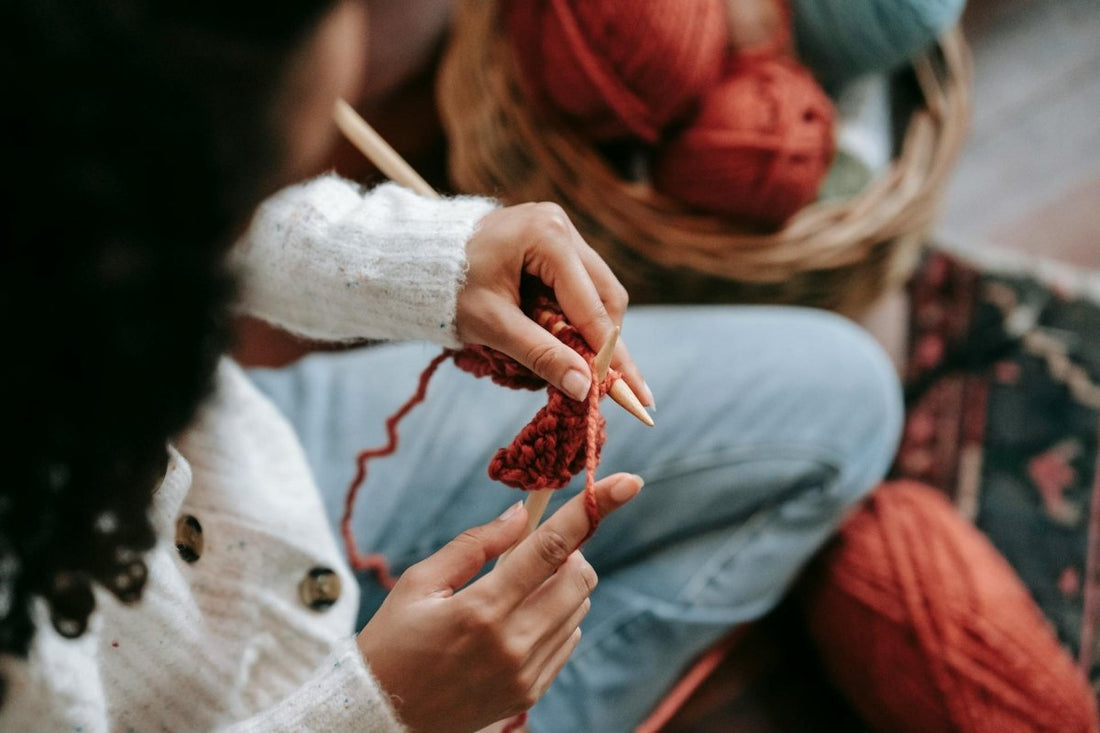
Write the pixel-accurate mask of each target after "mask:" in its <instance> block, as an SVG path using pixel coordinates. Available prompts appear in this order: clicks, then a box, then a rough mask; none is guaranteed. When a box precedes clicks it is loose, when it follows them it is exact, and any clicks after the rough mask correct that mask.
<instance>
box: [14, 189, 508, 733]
mask: <svg viewBox="0 0 1100 733" xmlns="http://www.w3.org/2000/svg"><path fill="white" fill-rule="evenodd" d="M493 207H494V204H493V203H492V202H491V201H488V200H485V199H478V198H467V197H462V198H456V199H447V200H443V201H435V200H431V201H429V200H425V199H421V198H419V197H417V196H415V195H413V194H411V193H409V192H408V191H405V190H404V189H401V188H399V187H397V186H395V185H392V184H387V185H384V186H381V187H379V188H376V189H374V190H373V191H370V192H363V191H362V190H360V189H359V188H358V187H357V186H355V185H354V184H352V183H350V182H347V181H344V180H341V179H339V178H337V177H335V176H326V177H323V178H319V179H316V180H314V181H311V182H309V183H306V184H302V185H300V186H295V187H292V188H289V189H286V190H284V191H283V192H281V193H279V194H277V195H276V196H274V197H273V198H272V199H269V200H268V201H267V202H265V203H264V204H263V205H262V206H261V207H260V209H259V210H258V212H257V214H256V217H255V219H254V220H253V222H252V224H251V226H250V228H249V230H248V231H247V233H246V234H245V236H244V237H243V239H242V241H241V242H240V243H239V244H238V246H237V247H236V248H235V249H234V251H233V253H232V255H231V257H232V263H233V265H234V266H235V267H236V268H237V269H238V270H239V272H240V274H241V276H242V282H243V297H242V302H241V303H240V307H241V309H242V310H243V311H246V312H248V313H250V314H252V315H256V316H259V317H261V318H264V319H265V320H268V321H270V322H272V323H275V324H276V325H279V326H281V327H283V328H285V329H287V330H290V331H292V332H295V333H298V334H300V335H303V336H307V337H311V338H317V339H326V340H357V339H367V338H386V339H396V338H417V339H428V340H431V341H435V342H437V343H440V344H445V345H451V346H454V345H457V343H458V342H457V337H456V334H455V328H454V312H455V301H456V297H457V293H458V291H459V289H460V287H461V285H462V283H463V279H464V277H465V267H466V257H465V244H466V242H467V241H468V240H469V238H470V236H471V234H472V233H473V231H474V228H475V226H476V224H477V222H478V221H479V220H480V219H481V218H482V217H483V216H484V215H485V214H487V213H488V212H489V211H491V210H492V208H493ZM216 384H217V387H216V391H215V393H214V394H213V395H212V396H211V397H210V398H209V399H208V400H207V402H206V403H205V404H204V405H203V407H202V408H201V409H200V411H199V413H198V416H197V418H196V420H195V421H194V423H193V424H192V426H191V427H190V428H189V429H188V430H187V431H186V433H185V434H184V435H182V436H181V437H180V439H179V440H178V441H177V443H176V444H175V445H173V446H170V447H169V453H170V456H171V459H170V462H169V467H168V470H167V472H166V474H165V476H164V478H163V480H162V481H161V483H160V485H159V486H158V487H157V488H156V491H155V494H154V496H153V503H152V507H151V518H152V520H153V522H154V526H155V528H156V530H157V533H158V538H159V539H158V542H157V545H156V547H155V548H154V549H153V550H152V551H151V552H150V553H149V555H148V556H147V557H146V562H147V564H148V568H149V575H148V582H147V585H146V588H145V591H144V593H143V596H142V600H141V601H140V602H139V603H136V604H134V605H132V606H123V605H122V604H120V603H119V602H118V601H117V600H115V599H114V597H113V596H111V595H110V594H109V593H107V592H106V591H103V590H102V589H97V592H96V601H97V610H96V612H95V614H94V615H93V617H92V620H91V624H90V625H89V629H88V631H87V632H85V633H84V634H83V635H82V636H80V637H78V638H76V639H67V638H64V637H62V636H61V635H60V634H58V633H57V631H56V630H55V629H54V628H53V626H52V624H50V622H49V618H48V613H47V612H46V610H45V608H44V604H40V605H39V606H38V607H36V608H35V617H36V623H37V631H36V633H35V637H34V641H33V644H32V647H31V652H30V655H29V657H28V658H27V659H25V660H24V659H18V658H11V657H8V658H3V659H2V660H0V664H2V665H3V671H4V674H5V676H6V678H7V680H8V685H9V687H8V694H7V699H6V701H5V703H4V705H3V707H0V730H13V731H14V730H65V731H82V732H83V733H93V732H95V731H126V730H136V731H145V730H174V731H186V730H214V729H224V730H232V731H292V730H293V731H341V730H349V731H350V730H355V731H394V730H401V729H402V726H401V724H400V722H399V720H398V719H397V717H396V715H395V713H394V710H393V708H392V706H391V705H390V701H389V699H388V696H387V695H386V693H385V691H384V690H383V689H382V688H381V687H380V686H379V685H378V683H377V681H376V680H375V679H374V677H373V676H372V675H371V672H370V668H369V664H368V662H367V661H366V660H364V659H363V658H362V656H361V654H360V653H359V650H358V648H357V646H356V644H355V638H354V634H355V632H356V631H357V629H355V628H354V620H355V614H356V611H357V607H358V600H359V598H358V596H359V594H358V586H357V585H356V582H355V579H354V577H353V576H352V574H351V572H350V570H349V569H348V567H347V563H346V561H345V559H344V557H343V555H342V552H341V551H340V549H339V547H338V543H337V541H336V538H335V537H334V536H333V534H332V532H331V531H330V529H329V523H328V520H327V519H326V517H325V514H324V509H323V507H322V504H321V499H320V496H319V494H318V491H317V488H316V485H315V484H314V481H313V478H312V477H311V475H310V471H309V468H308V466H307V464H306V460H305V456H304V453H303V451H302V449H301V446H300V445H299V443H298V440H297V438H296V436H295V435H294V433H293V430H292V429H291V427H290V425H289V424H288V423H287V422H286V420H284V419H283V417H282V416H281V415H280V414H279V413H278V411H277V410H276V409H275V407H274V406H273V405H272V404H271V403H270V402H268V401H267V399H266V398H265V397H264V396H263V395H261V394H260V393H259V392H258V391H257V390H256V389H255V388H254V387H253V386H252V385H251V383H250V382H249V381H248V380H247V379H246V377H245V376H244V374H243V372H242V371H241V369H240V368H239V367H238V366H237V365H236V364H235V363H233V362H232V361H231V360H229V359H223V360H222V363H221V364H220V365H219V367H218V372H217V376H216ZM164 388H165V389H171V388H172V385H170V384H165V385H164Z"/></svg>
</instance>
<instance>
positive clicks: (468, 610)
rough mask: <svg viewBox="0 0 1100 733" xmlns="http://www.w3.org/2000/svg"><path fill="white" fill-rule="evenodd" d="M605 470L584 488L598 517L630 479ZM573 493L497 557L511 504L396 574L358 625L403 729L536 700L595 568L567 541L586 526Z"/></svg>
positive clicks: (571, 637) (517, 529)
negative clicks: (367, 619) (380, 599)
mask: <svg viewBox="0 0 1100 733" xmlns="http://www.w3.org/2000/svg"><path fill="white" fill-rule="evenodd" d="M641 485H642V483H641V480H640V479H639V478H638V477H636V476H631V475H629V474H615V475H613V476H609V477H607V478H605V479H603V480H601V481H598V482H597V483H596V484H595V486H594V490H593V495H594V497H595V505H596V511H597V519H600V518H603V517H605V516H607V515H608V514H610V513H611V512H612V511H614V510H615V509H618V508H619V507H621V506H622V505H624V504H625V503H626V502H628V501H629V500H630V499H632V498H633V497H634V496H635V495H637V493H638V491H639V490H640V489H641ZM588 512H589V510H588V508H587V507H586V506H585V504H584V497H582V496H577V497H574V498H573V499H572V500H570V501H569V502H567V503H566V504H565V505H563V506H562V508H561V509H559V510H558V511H557V512H556V513H555V514H554V515H553V516H552V517H550V519H548V520H547V521H546V523H545V524H543V525H542V527H540V528H539V529H538V530H536V532H535V533H534V534H532V535H531V536H529V537H528V538H527V539H525V540H524V541H523V542H521V543H520V544H519V545H518V546H517V547H516V549H515V551H514V552H513V553H512V554H511V555H510V556H509V557H508V560H507V561H506V562H501V563H497V565H496V567H494V568H493V569H492V570H491V571H489V572H488V573H487V574H485V575H484V576H482V577H481V578H479V579H478V580H476V581H474V582H472V583H470V581H471V580H472V579H473V578H474V577H475V576H476V575H477V574H478V572H479V571H480V570H481V569H482V567H483V566H485V565H486V564H487V563H489V562H491V561H492V560H494V559H495V558H496V557H498V556H499V555H500V554H501V553H502V552H504V551H505V550H506V549H508V548H509V547H511V546H512V545H513V544H514V543H515V542H516V541H517V540H518V539H519V537H520V534H521V533H522V531H523V529H524V525H525V522H526V512H525V510H524V509H523V507H522V506H519V505H517V506H514V507H513V508H512V509H511V510H509V511H508V512H505V514H504V515H502V516H501V517H500V518H498V519H497V520H496V521H494V522H490V523H489V524H486V525H483V526H480V527H476V528H474V529H470V530H467V531H466V532H464V533H463V534H462V535H460V536H459V537H458V538H456V539H455V540H453V541H452V542H451V543H450V544H448V545H447V546H445V547H444V548H443V549H441V550H440V551H439V552H437V553H435V554H434V555H432V556H430V557H428V558H427V559H426V560H424V561H422V562H420V563H418V564H416V565H414V566H413V567H411V568H409V570H407V571H406V572H405V574H404V575H402V576H401V580H399V581H398V582H397V584H396V586H394V588H393V590H392V591H391V592H390V594H389V596H388V597H387V598H386V600H385V602H384V603H383V604H382V607H381V608H380V609H379V610H378V612H377V613H376V614H375V615H374V616H373V617H372V618H371V620H370V622H369V623H368V624H367V625H366V626H365V627H364V628H363V630H362V631H361V632H360V633H359V637H358V644H359V649H360V651H361V652H362V653H363V657H364V658H365V659H366V660H367V661H368V663H369V664H370V667H371V671H372V672H373V673H374V675H375V677H376V678H377V679H378V681H379V683H380V684H381V686H382V688H383V689H384V690H385V691H386V693H388V694H389V696H390V698H391V699H392V700H393V701H394V704H395V705H396V707H397V712H398V715H399V716H400V717H401V719H402V722H403V723H404V724H405V725H407V726H408V727H409V728H410V729H411V730H417V731H432V730H477V729H480V728H482V727H484V726H486V725H488V724H490V723H493V722H495V721H497V720H502V719H504V718H507V717H509V716H512V715H516V714H518V713H522V712H523V711H525V710H527V709H528V708H530V707H531V706H532V705H534V704H535V702H536V701H538V699H539V698H540V697H542V695H543V693H544V692H545V691H546V690H547V688H549V686H550V683H551V682H552V681H553V680H554V678H555V677H556V676H557V674H558V672H559V671H560V670H561V668H562V666H563V665H564V664H565V662H566V660H567V659H568V658H569V655H570V654H571V653H572V652H573V649H574V648H576V645H577V643H578V641H579V640H580V632H579V630H578V626H579V624H580V622H581V619H583V618H584V616H585V614H586V613H587V611H588V608H589V605H590V602H589V599H588V597H589V594H590V593H591V592H592V589H593V588H594V587H595V585H596V573H595V571H594V570H593V569H592V567H591V566H590V565H589V564H588V563H587V562H586V561H585V559H584V558H583V557H582V555H581V553H580V552H578V551H577V550H576V549H575V548H576V547H577V546H578V545H579V544H580V543H581V542H582V541H583V540H584V538H585V537H586V536H587V535H588V534H589V533H590V532H591V529H592V526H591V522H590V519H589V513H588Z"/></svg>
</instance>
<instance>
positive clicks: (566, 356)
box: [488, 306, 592, 401]
mask: <svg viewBox="0 0 1100 733" xmlns="http://www.w3.org/2000/svg"><path fill="white" fill-rule="evenodd" d="M500 319H501V326H502V327H503V333H504V334H507V336H506V338H503V339H500V343H495V344H488V345H489V346H491V347H493V348H494V349H497V350H498V351H502V352H504V353H505V354H507V355H508V356H510V357H512V358H513V359H515V360H516V361H518V362H519V363H520V364H523V365H524V366H525V367H527V368H528V369H530V370H531V371H533V372H534V373H535V374H537V375H539V376H540V377H542V378H543V379H545V380H546V381H547V382H549V383H550V384H552V385H554V386H555V387H557V388H558V389H560V390H561V391H562V392H565V394H567V395H569V396H570V397H572V398H573V399H575V400H577V401H583V400H584V399H585V398H586V397H588V390H589V387H591V385H592V372H591V370H589V368H588V362H586V361H585V360H584V357H582V356H581V355H580V354H578V353H577V352H576V351H573V349H571V348H569V347H568V346H566V345H565V344H563V343H562V342H561V341H559V340H558V339H557V338H555V337H554V336H553V335H552V334H551V333H550V332H549V331H547V330H546V329H545V328H543V327H542V326H540V325H538V324H537V323H535V322H534V321H532V320H531V319H530V318H528V317H527V316H526V314H524V312H523V311H521V310H520V309H519V308H516V307H514V306H513V307H511V308H508V309H507V310H505V311H503V312H502V313H501V314H500Z"/></svg>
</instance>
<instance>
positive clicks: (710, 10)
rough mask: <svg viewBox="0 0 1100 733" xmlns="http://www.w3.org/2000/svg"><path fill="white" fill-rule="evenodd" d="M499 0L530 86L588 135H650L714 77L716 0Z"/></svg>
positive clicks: (722, 44)
mask: <svg viewBox="0 0 1100 733" xmlns="http://www.w3.org/2000/svg"><path fill="white" fill-rule="evenodd" d="M507 5H508V7H506V18H507V21H508V30H509V34H510V37H511V40H512V42H513V44H514V47H515V49H516V51H517V54H518V55H519V57H520V60H521V67H522V69H523V71H524V72H525V75H526V76H528V77H529V81H530V82H531V84H530V86H533V87H535V88H537V89H539V90H540V91H542V92H543V93H545V95H546V97H547V99H548V100H549V101H550V102H551V104H553V106H554V107H555V108H557V109H558V110H560V111H561V112H562V113H564V114H565V115H566V116H567V117H569V118H571V119H572V120H574V121H575V122H576V123H577V124H578V125H580V126H581V127H582V128H583V129H584V131H585V132H586V133H587V134H589V135H590V136H591V137H593V138H595V139H598V140H607V139H615V138H624V137H635V138H638V139H640V140H643V141H646V142H654V141H656V139H657V138H658V136H659V135H660V132H661V130H662V129H663V128H664V127H666V126H667V125H668V124H670V123H671V122H674V121H676V120H677V119H679V118H681V117H682V116H683V115H685V114H686V113H688V112H689V111H690V109H691V107H692V105H693V104H694V101H695V99H696V98H697V97H698V96H699V94H700V93H701V92H702V91H703V90H704V89H706V88H707V87H708V86H711V85H713V84H714V83H716V82H717V81H718V79H719V78H720V76H721V72H722V64H723V62H724V59H725V52H726V45H727V44H728V42H729V37H728V27H727V24H726V12H725V4H724V2H723V0H647V2H642V3H635V2H622V0H547V1H546V2H535V1H534V0H510V2H508V4H507ZM531 77H533V78H531Z"/></svg>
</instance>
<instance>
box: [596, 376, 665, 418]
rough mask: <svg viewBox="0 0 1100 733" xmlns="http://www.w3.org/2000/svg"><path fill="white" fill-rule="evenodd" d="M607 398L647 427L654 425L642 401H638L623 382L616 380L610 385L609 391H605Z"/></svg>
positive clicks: (632, 391)
mask: <svg viewBox="0 0 1100 733" xmlns="http://www.w3.org/2000/svg"><path fill="white" fill-rule="evenodd" d="M607 396H608V397H610V398H611V399H613V400H615V402H616V403H618V404H619V406H620V407H622V408H623V409H624V410H626V411H627V412H629V413H630V414H631V415H633V416H634V417H636V418H638V419H639V420H641V421H642V422H644V423H645V424H646V425H648V426H649V427H653V426H654V425H655V424H656V423H654V422H653V417H652V416H650V414H649V413H648V412H646V410H645V407H643V406H642V401H641V400H639V399H638V396H637V395H636V394H634V390H632V389H630V386H629V385H628V384H627V383H626V382H625V381H624V380H622V379H616V380H615V381H614V382H613V383H612V384H611V389H609V390H608V391H607Z"/></svg>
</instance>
